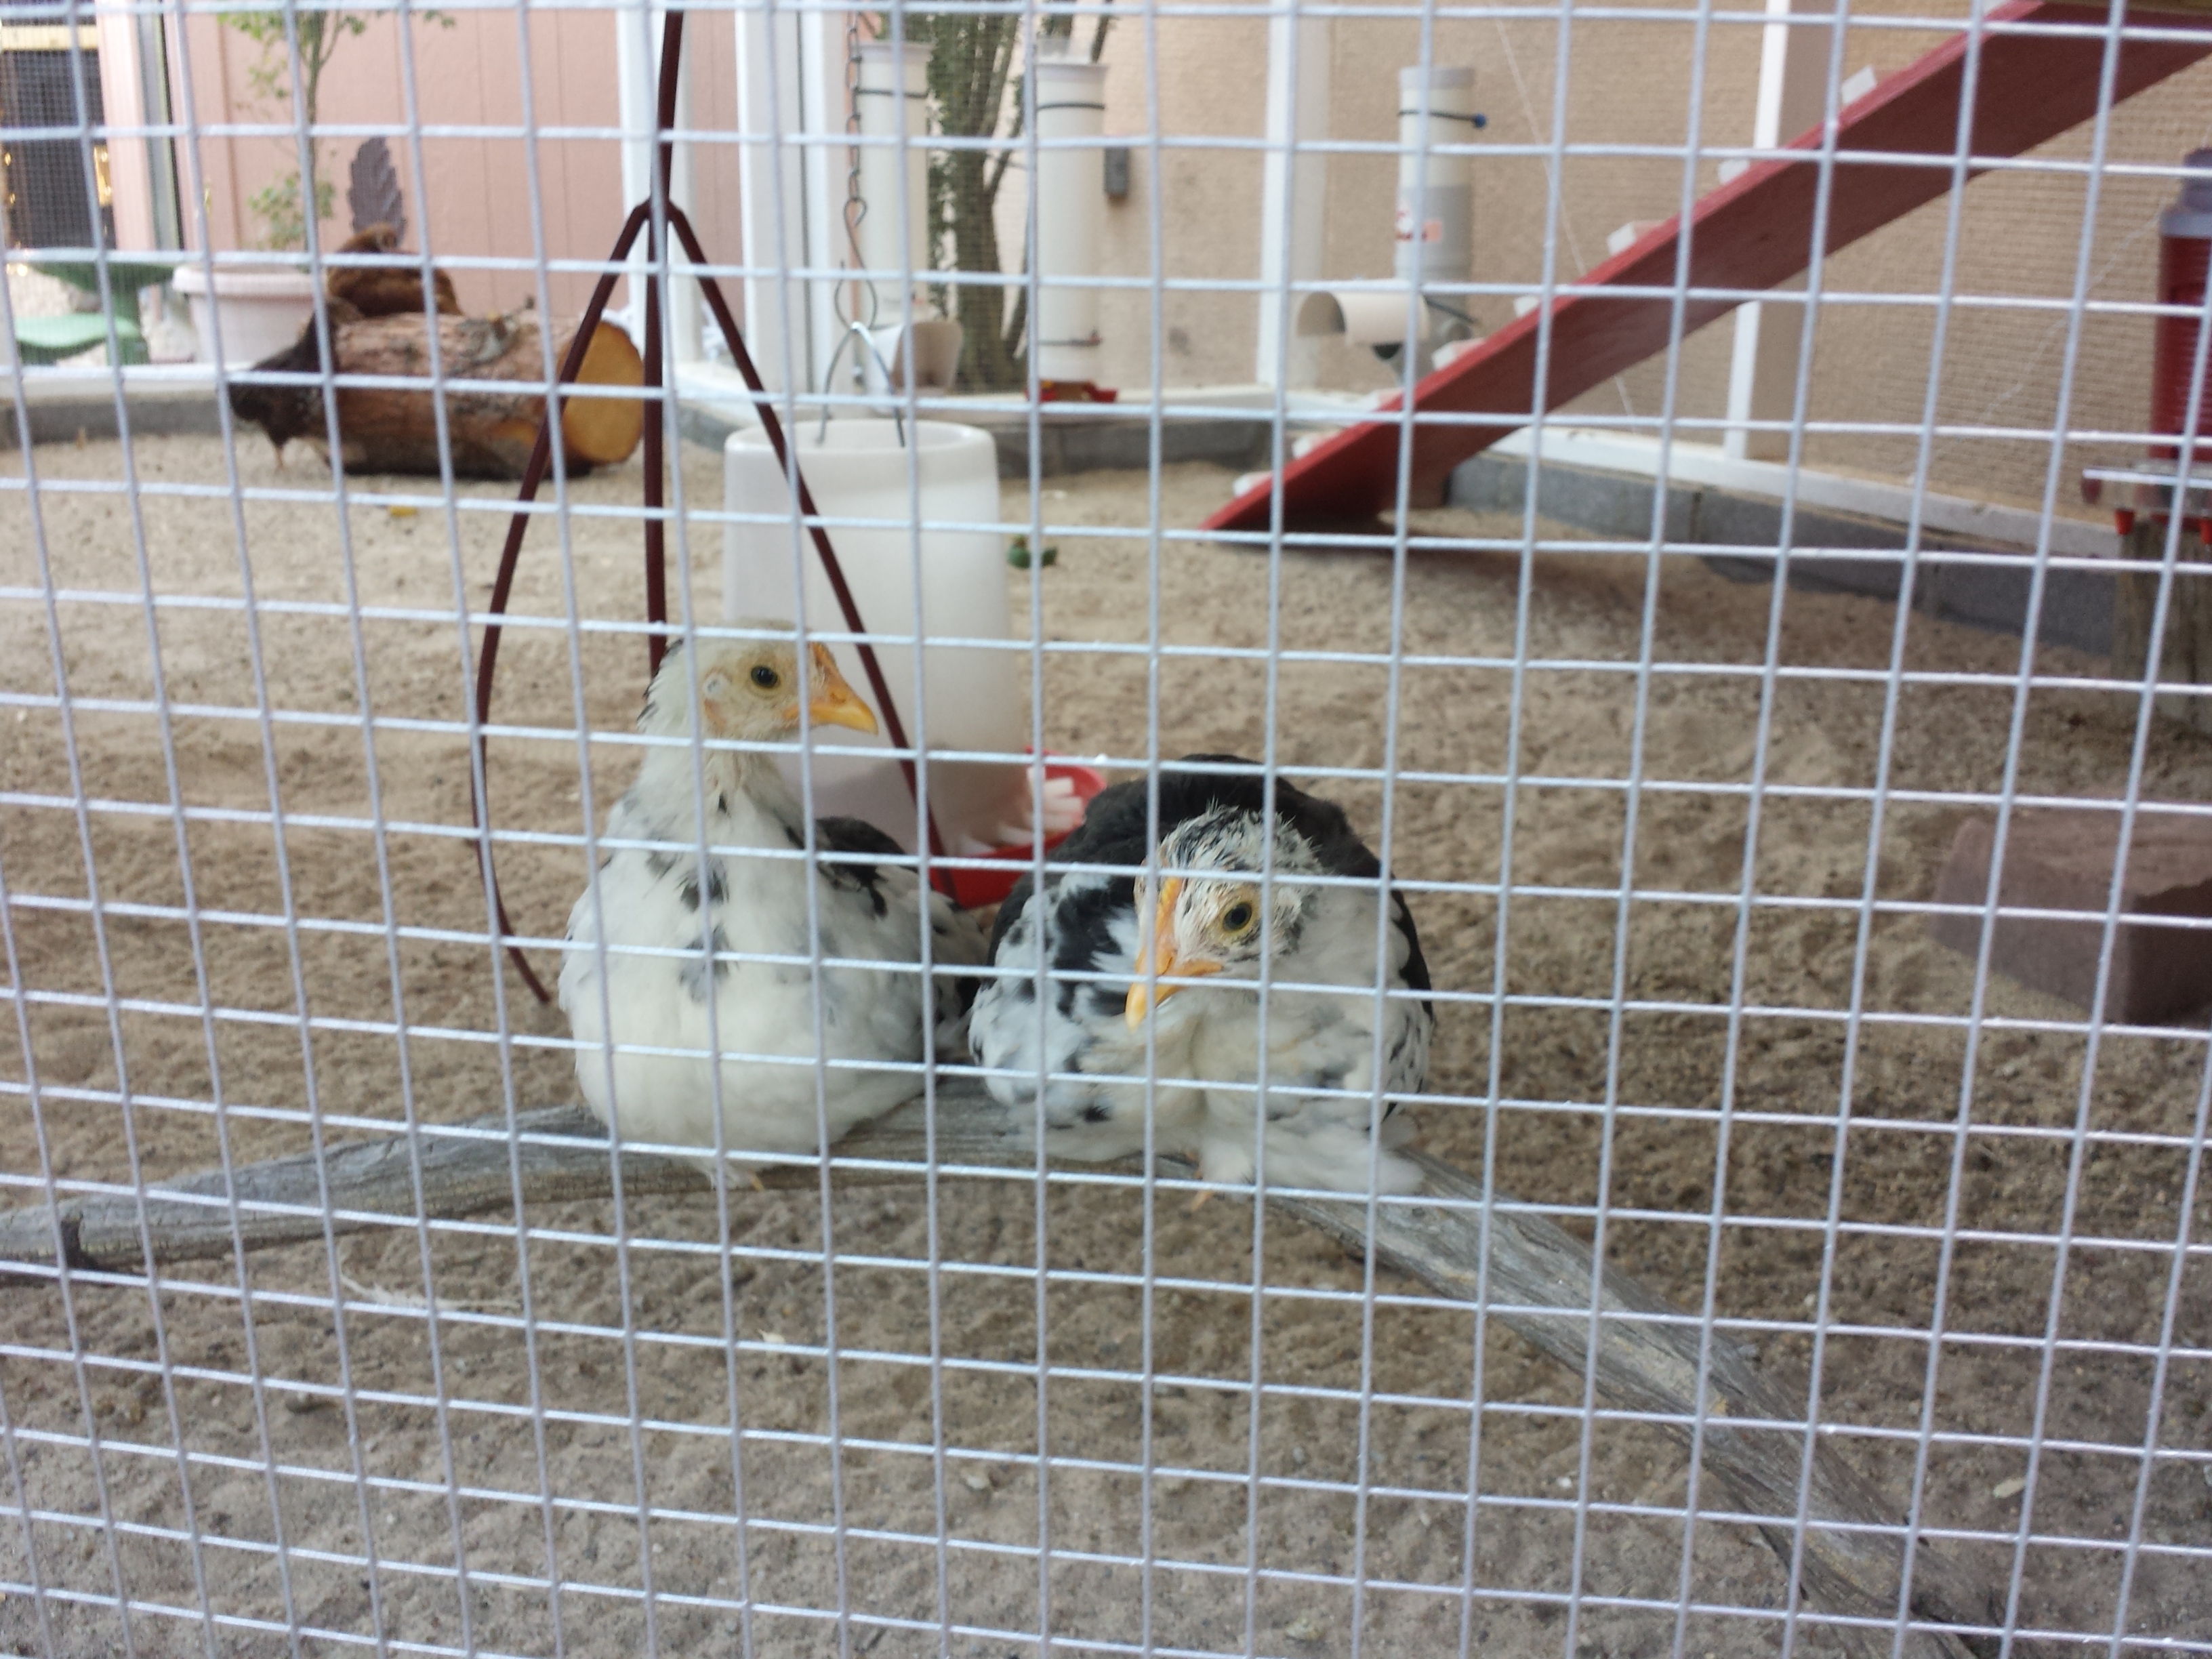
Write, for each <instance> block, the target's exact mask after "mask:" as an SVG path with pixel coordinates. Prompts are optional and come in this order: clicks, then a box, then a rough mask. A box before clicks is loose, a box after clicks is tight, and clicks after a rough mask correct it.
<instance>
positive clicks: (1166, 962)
mask: <svg viewBox="0 0 2212 1659" xmlns="http://www.w3.org/2000/svg"><path fill="white" fill-rule="evenodd" d="M1180 897H1182V877H1180V876H1170V878H1168V879H1167V880H1165V881H1164V882H1162V883H1161V884H1160V908H1159V910H1158V914H1157V915H1154V916H1153V918H1152V973H1153V975H1155V976H1156V977H1157V978H1158V979H1159V980H1160V981H1162V983H1161V985H1160V994H1159V999H1158V1000H1160V1001H1161V1002H1165V1001H1166V1000H1168V999H1169V998H1170V997H1171V996H1173V995H1174V994H1176V992H1177V991H1180V990H1182V988H1183V987H1182V986H1181V985H1173V984H1169V983H1167V982H1166V981H1168V980H1169V979H1170V977H1171V976H1172V977H1174V978H1177V979H1202V978H1204V977H1205V976H1206V975H1208V974H1218V973H1219V972H1220V971H1221V964H1220V963H1218V962H1208V961H1206V960H1205V959H1204V958H1203V957H1181V956H1177V955H1176V948H1175V908H1176V900H1177V899H1178V898H1180ZM1138 965H1139V968H1140V969H1141V968H1142V966H1143V964H1142V963H1139V964H1138ZM1151 1007H1152V999H1151V998H1150V997H1149V996H1148V995H1147V994H1146V989H1145V983H1144V981H1142V980H1139V981H1137V983H1135V984H1134V985H1132V986H1131V987H1129V1000H1128V1001H1127V1004H1125V1005H1124V1006H1123V1008H1122V1011H1121V1012H1122V1015H1123V1018H1126V1019H1127V1021H1128V1022H1129V1029H1130V1030H1136V1029H1137V1028H1138V1027H1139V1025H1142V1024H1144V1023H1145V1015H1146V1012H1147V1010H1148V1009H1150V1008H1151Z"/></svg>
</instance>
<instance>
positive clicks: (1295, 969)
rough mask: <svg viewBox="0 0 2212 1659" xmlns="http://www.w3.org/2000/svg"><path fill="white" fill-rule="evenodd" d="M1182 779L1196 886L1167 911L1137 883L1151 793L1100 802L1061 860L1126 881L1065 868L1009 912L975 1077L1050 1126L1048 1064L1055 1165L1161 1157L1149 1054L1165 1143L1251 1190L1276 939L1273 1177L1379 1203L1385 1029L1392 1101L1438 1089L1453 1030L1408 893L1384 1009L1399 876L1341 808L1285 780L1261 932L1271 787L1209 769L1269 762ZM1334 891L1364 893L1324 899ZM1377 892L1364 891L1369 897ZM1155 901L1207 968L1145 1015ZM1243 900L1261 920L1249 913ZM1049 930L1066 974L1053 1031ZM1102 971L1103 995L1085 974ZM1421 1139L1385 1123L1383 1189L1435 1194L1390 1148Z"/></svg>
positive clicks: (1175, 846)
mask: <svg viewBox="0 0 2212 1659" xmlns="http://www.w3.org/2000/svg"><path fill="white" fill-rule="evenodd" d="M1183 764H1185V765H1189V766H1193V767H1203V768H1205V769H1204V770H1199V771H1189V772H1181V771H1164V772H1163V773H1162V774H1161V775H1160V777H1159V818H1158V824H1159V829H1160V835H1161V845H1160V849H1159V854H1160V855H1159V859H1158V868H1159V869H1161V870H1162V871H1165V872H1173V871H1178V870H1180V871H1183V872H1188V875H1187V877H1186V878H1183V879H1182V881H1181V882H1180V884H1176V885H1171V884H1170V881H1168V880H1164V881H1163V883H1162V884H1161V887H1160V890H1159V893H1158V896H1157V897H1156V896H1155V894H1154V892H1153V890H1152V888H1151V887H1150V886H1149V885H1148V884H1147V883H1146V878H1145V877H1144V876H1143V874H1142V872H1141V870H1140V868H1139V866H1142V865H1143V864H1144V863H1145V862H1146V858H1147V856H1148V854H1150V853H1151V851H1152V841H1151V836H1150V834H1149V829H1148V823H1147V807H1146V784H1145V782H1144V781H1133V782H1128V783H1122V784H1116V785H1115V786H1114V787H1112V788H1110V789H1108V790H1105V791H1103V792H1102V793H1100V794H1099V796H1098V797H1097V799H1096V800H1094V801H1093V802H1092V803H1091V810H1090V812H1089V815H1088V817H1086V818H1085V823H1084V824H1083V826H1082V828H1080V829H1078V830H1077V831H1076V832H1075V833H1074V834H1073V835H1072V836H1069V837H1068V839H1067V840H1066V842H1062V843H1061V844H1060V847H1059V848H1057V849H1056V850H1055V852H1054V855H1053V860H1052V861H1053V863H1054V864H1055V865H1083V864H1091V865H1110V866H1120V867H1121V869H1117V870H1116V871H1115V872H1083V871H1061V870H1057V869H1050V868H1048V870H1047V871H1046V872H1045V878H1044V893H1043V896H1042V901H1039V900H1038V899H1037V898H1036V896H1035V895H1034V894H1033V893H1032V892H1031V890H1030V883H1029V881H1028V880H1027V879H1026V878H1024V881H1023V882H1022V884H1020V885H1019V886H1018V887H1017V888H1016V889H1015V890H1014V891H1013V892H1012V894H1011V895H1010V896H1008V898H1007V900H1006V903H1005V904H1004V905H1003V906H1002V907H1001V908H1000V912H999V919H998V926H997V928H996V930H995V932H994V935H993V938H992V942H991V945H992V948H991V957H992V963H993V966H994V968H995V969H998V970H999V975H1000V976H999V977H996V978H994V979H992V980H991V981H988V982H987V983H986V985H985V987H984V988H983V990H982V993H981V994H980V995H979V996H978V997H977V999H976V1001H975V1009H974V1012H973V1014H972V1016H971V1018H970V1022H969V1044H970V1046H971V1048H973V1050H974V1052H975V1058H976V1060H977V1061H978V1063H979V1064H981V1065H982V1066H987V1067H989V1068H991V1069H992V1071H993V1072H994V1075H993V1076H991V1077H990V1078H988V1079H987V1086H988V1088H989V1089H990V1091H991V1092H992V1093H993V1094H994V1096H995V1097H998V1098H999V1099H1000V1101H1002V1102H1004V1103H1006V1104H1007V1105H1009V1106H1012V1107H1014V1108H1016V1109H1024V1110H1027V1111H1035V1110H1036V1094H1037V1079H1038V1074H1039V1071H1040V1064H1041V1063H1042V1068H1043V1069H1044V1070H1045V1071H1046V1072H1048V1073H1059V1074H1060V1075H1055V1076H1051V1077H1049V1078H1048V1080H1047V1082H1046V1084H1045V1088H1044V1108H1043V1109H1044V1119H1045V1123H1046V1127H1047V1131H1048V1144H1049V1145H1050V1146H1051V1148H1052V1149H1053V1150H1054V1151H1055V1152H1062V1153H1066V1154H1067V1155H1069V1156H1073V1157H1083V1158H1117V1157H1121V1156H1124V1155H1126V1154H1127V1153H1129V1152H1134V1151H1137V1150H1139V1149H1141V1148H1142V1146H1143V1145H1144V1140H1145V1123H1144V1103H1145V1088H1144V1085H1143V1082H1142V1080H1141V1079H1143V1078H1144V1077H1145V1075H1146V1042H1147V1037H1148V1036H1150V1037H1151V1038H1152V1042H1153V1043H1154V1045H1155V1058H1156V1063H1157V1067H1158V1069H1157V1071H1156V1073H1154V1075H1156V1076H1157V1077H1158V1078H1159V1079H1162V1081H1161V1082H1160V1084H1159V1085H1158V1087H1157V1088H1156V1090H1155V1092H1154V1124H1155V1135H1154V1145H1155V1146H1157V1147H1158V1149H1160V1150H1162V1151H1173V1152H1184V1153H1186V1154H1188V1155H1190V1156H1193V1157H1195V1158H1197V1159H1198V1160H1199V1162H1200V1167H1201V1169H1202V1170H1203V1171H1204V1173H1205V1175H1206V1177H1207V1178H1208V1179H1210V1180H1218V1181H1224V1182H1246V1181H1249V1180H1251V1179H1252V1178H1253V1176H1254V1172H1255V1155H1256V1147H1257V1142H1258V1136H1257V1134H1256V1133H1255V1115H1256V1107H1257V1101H1258V1091H1257V1088H1256V1086H1255V1085H1256V1084H1257V1081H1258V1075H1259V1054H1260V1036H1261V1020H1260V1006H1259V997H1258V994H1257V993H1258V989H1259V987H1258V984H1257V981H1258V978H1259V975H1260V966H1261V960H1260V959H1261V939H1262V938H1263V937H1265V938H1266V939H1267V948H1268V950H1269V952H1270V954H1272V957H1273V966H1272V968H1271V969H1269V974H1270V987H1269V991H1268V995H1267V1022H1266V1023H1267V1148H1266V1152H1267V1166H1266V1171H1265V1173H1266V1177H1267V1181H1268V1182H1269V1184H1271V1185H1276V1186H1299V1187H1318V1188H1335V1189H1337V1190H1344V1191H1364V1190H1365V1189H1366V1188H1367V1185H1368V1177H1369V1136H1368V1129H1369V1125H1370V1122H1371V1121H1372V1119H1371V1113H1372V1110H1373V1104H1374V1101H1373V1095H1372V1092H1371V1091H1372V1090H1373V1088H1374V1086H1375V1085H1374V1079H1375V1062H1376V1053H1377V1043H1376V1022H1377V1019H1378V1018H1379V1019H1380V1021H1381V1035H1382V1041H1381V1043H1380V1054H1381V1060H1382V1071H1383V1077H1382V1085H1383V1091H1384V1093H1385V1094H1386V1096H1396V1095H1405V1094H1414V1093H1418V1092H1419V1091H1420V1090H1421V1088H1422V1086H1423V1085H1424V1084H1425V1081H1426V1079H1427V1075H1428V1055H1429V1044H1430V1038H1431V1033H1432V1031H1433V1030H1434V1029H1435V1016H1434V1013H1433V1012H1432V1010H1431V1006H1430V1004H1429V1001H1428V999H1427V997H1426V996H1425V993H1426V992H1427V990H1428V989H1429V974H1428V965H1427V963H1425V961H1424V960H1423V959H1422V957H1421V945H1420V939H1419V934H1418V933H1416V932H1415V930H1414V927H1413V916H1412V915H1411V913H1410V912H1409V911H1408V910H1407V908H1406V905H1405V902H1404V901H1403V900H1402V899H1401V898H1400V897H1399V896H1398V895H1397V894H1395V892H1394V893H1391V894H1390V895H1389V900H1388V902H1389V906H1390V911H1389V923H1390V925H1389V927H1387V929H1385V930H1383V939H1384V940H1385V941H1386V949H1387V961H1386V964H1385V967H1386V972H1387V975H1388V978H1387V980H1386V981H1385V983H1386V988H1387V989H1388V990H1389V992H1390V993H1392V994H1390V995H1389V996H1388V997H1387V999H1383V1000H1381V1006H1379V1007H1378V1006H1377V1003H1378V999H1377V998H1376V994H1375V991H1376V937H1377V929H1376V908H1375V907H1376V903H1377V902H1378V898H1379V897H1380V895H1379V893H1378V889H1377V882H1378V878H1379V877H1380V875H1381V866H1380V865H1379V864H1378V863H1377V861H1376V858H1375V855H1374V854H1372V853H1370V851H1369V850H1368V848H1367V847H1366V846H1365V844H1364V842H1361V841H1360V839H1359V837H1358V835H1357V834H1356V833H1355V832H1354V831H1353V829H1352V825H1351V823H1350V821H1349V820H1348V819H1347V818H1346V817H1345V815H1344V813H1343V811H1342V810H1341V809H1340V808H1339V807H1337V806H1336V805H1334V804H1332V803H1331V802H1328V801H1326V800H1322V799H1319V798H1317V797H1316V796H1313V795H1310V794H1308V793H1305V792H1304V791H1302V790H1299V789H1297V788H1294V787H1291V785H1289V784H1287V783H1285V782H1283V781H1280V780H1278V781H1277V782H1276V785H1275V821H1274V826H1273V837H1274V843H1275V846H1274V857H1273V867H1274V879H1273V884H1272V893H1271V905H1270V911H1271V914H1270V915H1269V917H1268V918H1267V919H1266V921H1265V922H1264V925H1263V923H1262V921H1261V918H1259V917H1258V915H1257V914H1256V898H1257V891H1258V887H1259V881H1258V878H1259V873H1260V872H1261V866H1262V860H1263V858H1264V855H1265V853H1266V840H1267V826H1266V820H1265V818H1264V817H1263V811H1264V806H1263V797H1262V793H1261V779H1260V778H1259V777H1257V776H1256V775H1241V774H1235V773H1225V772H1220V771H1217V770H1214V769H1213V768H1216V767H1218V766H1221V765H1225V764H1227V765H1249V764H1250V763H1249V762H1242V761H1238V760H1237V758H1236V757H1233V756H1226V755H1194V756H1191V757H1188V760H1187V761H1186V762H1184V763H1183ZM1121 870H1127V873H1126V874H1125V873H1121ZM1315 877H1339V878H1353V880H1352V882H1346V883H1345V884H1334V883H1330V884H1322V883H1318V882H1316V881H1314V880H1312V879H1311V878H1315ZM1362 880H1364V883H1365V884H1364V885H1360V884H1357V883H1358V882H1359V881H1362ZM1158 898H1165V899H1168V900H1169V901H1170V908H1171V909H1172V912H1173V915H1172V924H1171V925H1172V927H1173V929H1174V930H1175V934H1174V939H1171V940H1170V943H1171V944H1173V943H1174V942H1175V939H1180V940H1181V941H1182V944H1183V945H1190V946H1191V947H1192V948H1191V949H1189V950H1187V951H1185V952H1184V954H1183V960H1184V961H1185V963H1187V964H1188V971H1190V972H1193V973H1201V974H1204V975H1208V977H1206V978H1204V979H1202V980H1198V981H1194V982H1190V983H1188V984H1186V985H1184V986H1182V987H1180V988H1176V989H1174V990H1172V991H1170V987H1166V986H1163V987H1162V989H1163V991H1164V992H1169V994H1165V995H1163V996H1162V997H1161V998H1160V999H1159V1000H1158V1001H1157V1002H1154V1003H1152V1004H1151V1005H1150V1007H1149V1012H1139V1009H1138V1008H1137V1007H1136V1006H1133V1004H1140V1003H1142V1002H1143V1001H1144V999H1143V998H1142V996H1141V995H1139V996H1138V997H1136V998H1133V996H1132V987H1137V986H1140V983H1141V981H1142V978H1143V973H1142V970H1141V969H1140V968H1139V953H1140V952H1146V951H1155V950H1157V948H1158V946H1157V945H1156V943H1155V941H1154V940H1153V939H1152V933H1153V932H1154V931H1155V929H1156V927H1158V921H1156V920H1155V914H1156V907H1157V903H1158ZM1239 904H1242V906H1243V911H1244V912H1250V913H1251V914H1250V915H1243V914H1242V913H1240V911H1239V910H1238V909H1237V908H1236V907H1237V906H1238V905H1239ZM1224 919H1227V920H1229V921H1239V920H1242V921H1243V922H1244V924H1245V925H1244V927H1243V930H1242V932H1241V933H1238V934H1237V935H1236V936H1235V937H1234V938H1232V937H1231V930H1228V929H1225V928H1224V927H1223V926H1222V922H1223V921H1224ZM1040 934H1042V951H1043V955H1044V958H1045V967H1046V969H1047V971H1048V975H1049V976H1050V977H1049V978H1048V984H1047V987H1046V1000H1045V1006H1044V1009H1043V1012H1042V1018H1040V1015H1039V1010H1038V1006H1037V1000H1036V990H1037V985H1036V969H1037V964H1038V956H1039V949H1040ZM1194 940H1195V941H1200V943H1198V944H1196V945H1194V944H1193V941H1194ZM1206 940H1211V941H1212V943H1211V944H1206V943H1204V941H1206ZM1201 957H1202V959H1200V958H1201ZM1085 975H1098V976H1099V977H1098V978H1097V979H1096V980H1086V979H1085V977H1083V976H1085ZM1288 987H1315V988H1297V989H1291V988H1288ZM1319 987H1328V988H1319ZM1040 1036H1042V1048H1040V1042H1039V1039H1040ZM1115 1079H1120V1080H1115ZM1129 1079H1137V1080H1135V1081H1131V1080H1129ZM1238 1085H1242V1086H1241V1087H1240V1086H1238ZM1324 1091H1327V1092H1324ZM1386 1115H1387V1113H1386ZM1405 1127H1406V1126H1405V1123H1404V1120H1403V1118H1402V1117H1389V1121H1387V1122H1386V1123H1385V1124H1384V1126H1383V1142H1384V1150H1383V1155H1382V1156H1383V1167H1382V1169H1381V1171H1380V1177H1381V1188H1382V1190H1383V1191H1386V1192H1392V1191H1396V1192H1402V1191H1409V1190H1412V1189H1413V1188H1414V1187H1416V1186H1417V1185H1418V1184H1419V1178H1418V1175H1417V1173H1416V1171H1415V1170H1414V1168H1413V1165H1412V1164H1410V1163H1409V1162H1407V1160H1405V1159H1403V1158H1397V1157H1395V1156H1394V1155H1393V1154H1392V1153H1391V1152H1389V1150H1388V1148H1389V1146H1390V1145H1391V1144H1392V1143H1394V1142H1395V1141H1398V1140H1401V1139H1403V1138H1404V1132H1405Z"/></svg>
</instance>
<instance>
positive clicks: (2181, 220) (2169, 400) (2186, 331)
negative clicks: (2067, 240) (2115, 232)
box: [2150, 149, 2212, 466]
mask: <svg viewBox="0 0 2212 1659" xmlns="http://www.w3.org/2000/svg"><path fill="white" fill-rule="evenodd" d="M2182 165H2183V166H2184V167H2187V168H2188V169H2189V173H2190V176H2189V177H2187V178H2185V179H2183V180H2182V181H2181V194H2180V196H2179V197H2178V198H2177V199H2176V200H2175V202H2174V204H2173V205H2172V207H2170V208H2168V209H2166V211H2165V213H2163V214H2162V215H2160V217H2159V222H2158V302H2159V303H2160V305H2162V306H2185V307H2188V312H2189V314H2188V315H2186V316H2163V317H2160V319H2158V331H2157V332H2156V334H2155V335H2154V336H2153V337H2152V344H2151V394H2150V429H2151V430H2152V431H2153V432H2154V433H2164V432H2171V433H2179V432H2182V431H2184V430H2185V429H2186V428H2187V427H2188V425H2189V382H2190V378H2191V374H2193V373H2194V371H2195V369H2196V367H2197V327H2198V322H2199V319H2201V318H2202V316H2203V312H2204V280H2205V273H2206V270H2207V268H2208V267H2212V149H2199V150H2191V152H2190V155H2189V159H2188V160H2187V161H2185V162H2183V163H2182ZM2151 453H2153V454H2154V455H2159V456H2166V457H2174V456H2179V454H2180V453H2181V446H2180V445H2179V444H2153V445H2152V447H2151ZM2207 458H2212V372H2208V374H2207V376H2206V386H2205V391H2204V394H2203V396H2202V397H2201V398H2199V399H2198V400H2197V465H2200V466H2201V465H2203V464H2204V461H2205V459H2207Z"/></svg>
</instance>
